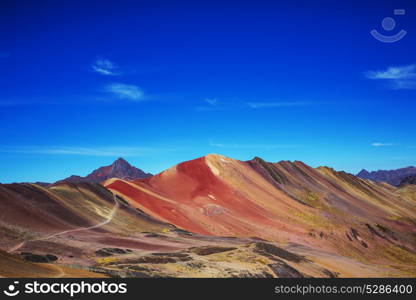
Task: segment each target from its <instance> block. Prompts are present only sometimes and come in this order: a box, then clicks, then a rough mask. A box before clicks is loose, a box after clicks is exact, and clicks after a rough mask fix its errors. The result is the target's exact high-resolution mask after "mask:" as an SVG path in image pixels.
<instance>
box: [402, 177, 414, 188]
mask: <svg viewBox="0 0 416 300" xmlns="http://www.w3.org/2000/svg"><path fill="white" fill-rule="evenodd" d="M407 184H416V175H412V176H407V177H405V178H404V179H402V181H401V182H400V185H399V186H405V185H407Z"/></svg>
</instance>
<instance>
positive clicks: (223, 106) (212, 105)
mask: <svg viewBox="0 0 416 300" xmlns="http://www.w3.org/2000/svg"><path fill="white" fill-rule="evenodd" d="M204 101H205V102H206V103H207V104H206V105H203V106H197V107H196V110H197V111H217V110H231V109H247V108H249V109H262V108H278V107H300V106H309V105H315V104H318V103H312V102H277V101H271V102H240V103H238V102H236V101H232V102H220V101H218V100H217V98H208V99H204Z"/></svg>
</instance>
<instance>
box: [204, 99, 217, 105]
mask: <svg viewBox="0 0 416 300" xmlns="http://www.w3.org/2000/svg"><path fill="white" fill-rule="evenodd" d="M205 102H206V103H208V104H209V105H217V103H218V100H217V98H207V99H205Z"/></svg>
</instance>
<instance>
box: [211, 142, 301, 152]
mask: <svg viewBox="0 0 416 300" xmlns="http://www.w3.org/2000/svg"><path fill="white" fill-rule="evenodd" d="M209 145H210V146H211V147H217V148H232V149H266V150H269V149H278V148H299V147H301V146H300V145H288V144H222V143H216V142H214V141H213V140H210V141H209Z"/></svg>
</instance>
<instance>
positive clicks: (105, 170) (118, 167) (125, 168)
mask: <svg viewBox="0 0 416 300" xmlns="http://www.w3.org/2000/svg"><path fill="white" fill-rule="evenodd" d="M149 176H152V174H149V173H145V172H143V171H142V170H140V169H138V168H136V167H133V166H132V165H130V164H129V163H128V162H127V161H126V160H124V159H123V158H119V159H117V160H116V161H114V162H113V163H112V164H111V165H108V166H105V167H101V168H98V169H96V170H94V171H93V172H92V173H91V174H88V175H87V176H85V177H82V176H77V175H72V176H70V177H68V178H65V179H63V180H60V181H57V182H55V183H54V184H59V183H63V182H70V183H80V182H90V183H101V182H103V181H105V180H107V179H109V178H121V179H127V180H134V179H139V178H146V177H149Z"/></svg>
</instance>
